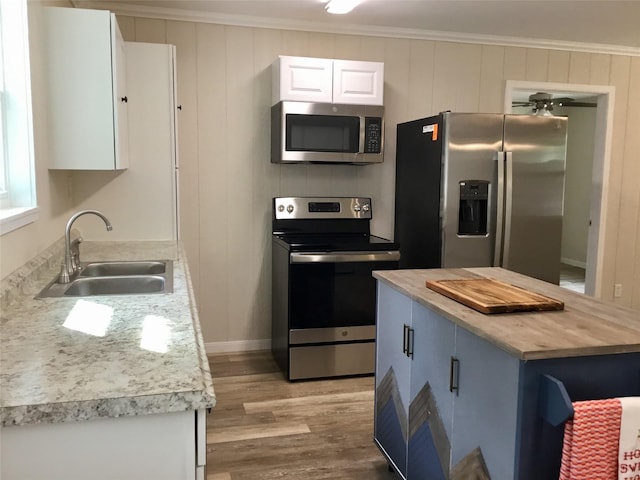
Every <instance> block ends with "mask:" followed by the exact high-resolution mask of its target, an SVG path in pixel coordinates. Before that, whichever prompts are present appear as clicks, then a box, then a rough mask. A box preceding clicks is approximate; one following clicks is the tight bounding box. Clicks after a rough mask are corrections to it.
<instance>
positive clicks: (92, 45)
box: [43, 7, 128, 170]
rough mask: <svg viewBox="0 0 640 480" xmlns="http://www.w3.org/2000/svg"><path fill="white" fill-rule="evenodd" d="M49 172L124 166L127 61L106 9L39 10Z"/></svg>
mask: <svg viewBox="0 0 640 480" xmlns="http://www.w3.org/2000/svg"><path fill="white" fill-rule="evenodd" d="M43 12H44V13H43V15H44V27H45V28H44V41H45V46H44V48H45V52H46V65H45V68H46V74H47V84H48V85H47V88H48V102H49V105H48V109H49V142H50V147H51V148H50V151H49V157H50V162H49V168H51V169H75V170H120V169H124V168H127V167H128V133H127V132H128V130H127V109H126V102H127V101H128V98H127V94H126V70H125V68H126V67H125V65H126V58H125V47H124V41H123V38H122V34H121V33H120V29H119V28H118V23H117V21H116V17H115V15H114V14H113V13H110V12H108V11H105V10H87V9H79V8H59V7H46V8H43Z"/></svg>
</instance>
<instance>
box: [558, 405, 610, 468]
mask: <svg viewBox="0 0 640 480" xmlns="http://www.w3.org/2000/svg"><path fill="white" fill-rule="evenodd" d="M573 409H574V415H573V419H571V420H569V421H567V423H566V424H565V427H564V444H563V446H562V464H561V466H560V480H618V441H619V436H620V418H621V415H622V405H621V403H620V399H617V398H611V399H605V400H588V401H583V402H573Z"/></svg>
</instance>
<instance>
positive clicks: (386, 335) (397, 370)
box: [374, 282, 411, 480]
mask: <svg viewBox="0 0 640 480" xmlns="http://www.w3.org/2000/svg"><path fill="white" fill-rule="evenodd" d="M376 314H377V316H376V391H375V420H374V438H375V441H376V443H377V444H378V447H379V448H380V450H381V451H382V453H383V454H384V455H385V457H386V458H387V461H388V462H389V465H390V466H391V467H393V468H394V469H395V470H396V471H397V472H398V473H399V474H400V475H401V476H402V478H404V479H405V480H406V479H407V435H408V411H409V391H410V390H409V386H410V376H411V358H410V356H409V353H408V347H409V340H410V339H409V333H410V329H411V299H409V298H408V297H406V296H404V295H402V294H401V293H399V292H397V291H396V290H394V289H392V288H390V287H388V286H387V285H385V284H384V283H382V282H378V298H377V312H376Z"/></svg>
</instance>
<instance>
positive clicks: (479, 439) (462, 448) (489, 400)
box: [450, 320, 520, 480]
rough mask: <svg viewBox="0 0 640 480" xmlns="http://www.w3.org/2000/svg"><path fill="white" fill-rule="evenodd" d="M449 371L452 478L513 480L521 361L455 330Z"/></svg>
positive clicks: (464, 332) (480, 339)
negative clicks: (451, 416) (451, 412)
mask: <svg viewBox="0 0 640 480" xmlns="http://www.w3.org/2000/svg"><path fill="white" fill-rule="evenodd" d="M488 321H489V320H488ZM454 367H455V368H454V372H453V386H452V387H453V388H452V390H453V392H452V394H453V396H454V404H453V425H452V435H451V437H450V438H451V479H452V480H458V479H465V480H476V479H478V480H479V479H483V480H484V479H492V480H509V479H515V478H517V477H516V473H515V471H516V463H517V462H516V444H517V442H516V438H517V420H518V419H517V416H518V392H519V376H520V361H519V360H518V359H517V358H515V357H512V356H511V355H509V354H508V353H506V352H505V351H503V350H501V349H499V348H498V347H496V346H494V345H492V344H490V343H489V342H487V341H486V340H484V339H482V338H480V337H477V336H476V335H473V334H472V333H470V332H468V331H467V330H465V329H464V328H462V327H456V348H455V357H454Z"/></svg>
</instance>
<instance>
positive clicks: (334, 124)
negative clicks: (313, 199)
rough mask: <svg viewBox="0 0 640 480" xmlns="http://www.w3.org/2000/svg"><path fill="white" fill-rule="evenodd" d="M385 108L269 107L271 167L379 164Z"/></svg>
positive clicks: (294, 104)
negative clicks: (309, 164)
mask: <svg viewBox="0 0 640 480" xmlns="http://www.w3.org/2000/svg"><path fill="white" fill-rule="evenodd" d="M383 152H384V107H382V106H378V105H343V104H335V103H307V102H287V101H283V102H279V103H276V104H275V105H274V106H273V107H271V162H272V163H356V164H367V163H380V162H382V160H383Z"/></svg>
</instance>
